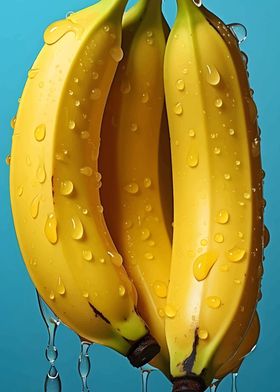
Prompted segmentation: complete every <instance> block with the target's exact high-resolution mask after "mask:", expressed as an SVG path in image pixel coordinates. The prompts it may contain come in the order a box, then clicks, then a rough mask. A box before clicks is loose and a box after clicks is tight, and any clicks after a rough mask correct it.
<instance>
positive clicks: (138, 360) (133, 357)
mask: <svg viewBox="0 0 280 392" xmlns="http://www.w3.org/2000/svg"><path fill="white" fill-rule="evenodd" d="M159 352H160V346H159V345H158V343H157V342H156V340H155V339H154V338H153V337H152V336H151V335H150V334H148V335H145V336H144V337H143V338H142V339H140V340H138V341H137V342H136V343H134V344H133V345H132V346H131V348H130V350H129V352H128V354H127V358H128V360H129V361H130V363H131V365H132V366H134V367H137V368H139V367H141V366H144V365H145V364H146V363H148V362H150V361H151V360H152V359H153V358H154V357H155V356H156V355H157V354H158V353H159Z"/></svg>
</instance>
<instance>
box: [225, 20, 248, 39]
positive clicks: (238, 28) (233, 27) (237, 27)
mask: <svg viewBox="0 0 280 392" xmlns="http://www.w3.org/2000/svg"><path fill="white" fill-rule="evenodd" d="M227 27H228V28H229V29H230V31H231V32H232V34H233V35H234V37H235V38H236V40H237V42H238V43H239V44H241V43H242V42H244V41H245V40H246V38H247V36H248V32H247V29H246V27H245V26H244V25H243V24H241V23H230V24H228V25H227Z"/></svg>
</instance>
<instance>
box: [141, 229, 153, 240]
mask: <svg viewBox="0 0 280 392" xmlns="http://www.w3.org/2000/svg"><path fill="white" fill-rule="evenodd" d="M150 236H151V232H150V230H149V229H147V228H145V229H142V230H141V240H142V241H146V240H148V239H149V238H150Z"/></svg>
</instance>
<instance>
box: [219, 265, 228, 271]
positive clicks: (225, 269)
mask: <svg viewBox="0 0 280 392" xmlns="http://www.w3.org/2000/svg"><path fill="white" fill-rule="evenodd" d="M220 270H221V271H222V272H228V271H229V265H228V264H222V265H221V267H220Z"/></svg>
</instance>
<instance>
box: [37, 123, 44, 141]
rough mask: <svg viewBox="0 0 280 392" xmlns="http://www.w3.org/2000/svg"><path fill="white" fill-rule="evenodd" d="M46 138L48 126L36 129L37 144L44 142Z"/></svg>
mask: <svg viewBox="0 0 280 392" xmlns="http://www.w3.org/2000/svg"><path fill="white" fill-rule="evenodd" d="M45 136H46V126H45V124H40V125H38V127H36V128H35V131H34V137H35V139H36V140H37V142H42V141H43V140H44V139H45Z"/></svg>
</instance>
